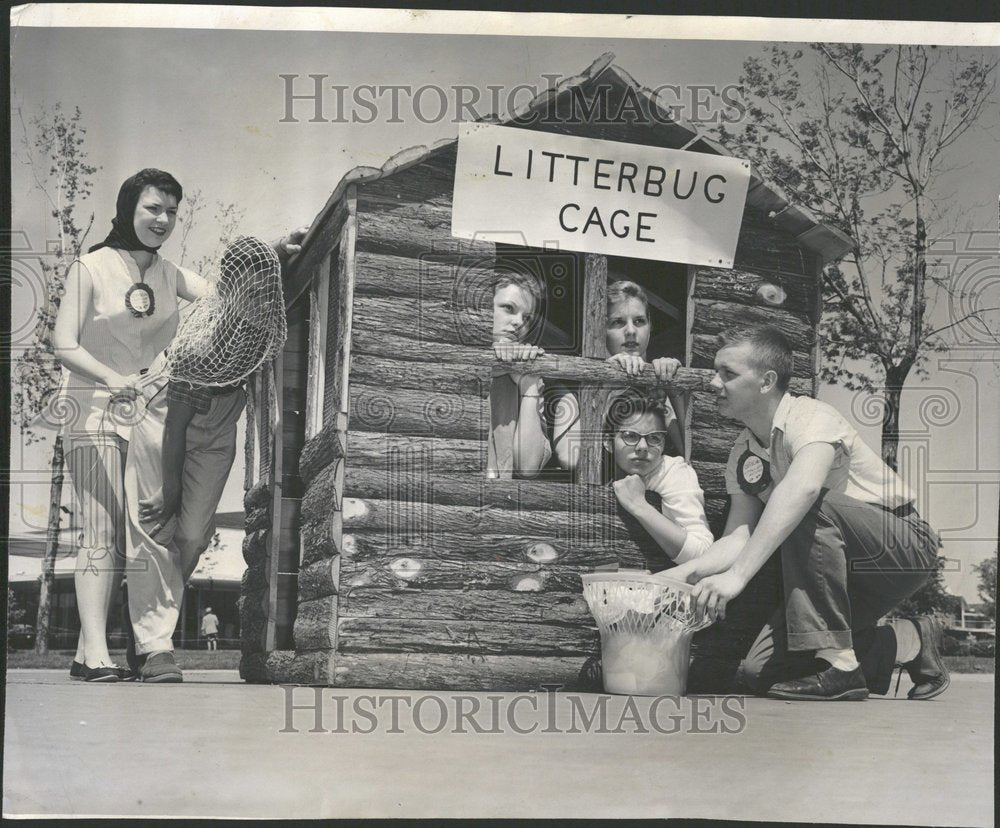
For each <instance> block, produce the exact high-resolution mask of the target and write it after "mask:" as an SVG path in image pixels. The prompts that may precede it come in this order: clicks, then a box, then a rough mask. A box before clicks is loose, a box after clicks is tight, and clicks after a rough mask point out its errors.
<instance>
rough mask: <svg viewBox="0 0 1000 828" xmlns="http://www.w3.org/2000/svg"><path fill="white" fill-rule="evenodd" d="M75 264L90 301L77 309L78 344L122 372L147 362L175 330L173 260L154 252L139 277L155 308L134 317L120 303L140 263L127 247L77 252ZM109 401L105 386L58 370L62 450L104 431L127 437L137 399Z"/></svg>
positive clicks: (137, 408) (136, 369)
mask: <svg viewBox="0 0 1000 828" xmlns="http://www.w3.org/2000/svg"><path fill="white" fill-rule="evenodd" d="M79 264H80V265H81V266H83V267H84V268H86V270H87V272H88V273H89V274H90V279H91V282H92V283H93V291H92V292H91V304H90V307H88V308H81V311H80V314H81V317H82V324H81V326H80V345H81V347H83V348H85V349H86V350H87V351H88V352H89V353H90V354H91V355H92V356H93V357H94V358H95V359H97V360H99V361H100V362H102V363H104V364H105V365H107V366H108V367H109V368H112V369H113V370H115V371H117V372H118V373H119V374H121V375H122V376H128V375H129V374H135V373H137V372H139V371H142V370H144V369H147V368H149V367H150V365H151V364H152V363H153V360H154V359H155V358H156V357H157V355H158V354H160V353H162V352H163V351H164V350H165V349H166V348H167V347H168V346H169V345H170V343H171V342H172V341H173V338H174V335H175V334H176V333H177V322H178V312H177V275H178V268H177V266H176V265H174V264H172V263H171V262H168V261H166V260H165V259H163V258H161V257H160V256H158V255H157V256H154V257H153V261H152V263H151V264H150V265H149V267H148V268H147V269H146V273H145V275H144V278H143V281H144V282H145V283H146V284H147V285H148V286H149V287H150V289H151V290H152V291H153V297H154V301H155V308H154V310H153V314H152V315H151V316H142V317H136V316H133V314H132V312H131V311H130V310H128V308H127V307H126V306H125V294H126V293H128V291H129V288H131V287H132V285H133V284H135V283H136V282H138V281H139V266H138V265H137V264H136V262H135V260H134V259H133V258H132V257H131V256H130V255H129V254H128V253H127V252H125V251H119V250H116V249H114V248H111V247H102V248H101V249H100V250H95V251H94V252H93V253H87V254H86V255H85V256H81V257H80V259H79ZM110 402H111V393H110V391H109V390H108V388H107V387H106V386H104V385H100V384H98V383H95V382H93V381H92V380H89V379H87V378H85V377H82V376H80V375H79V374H74V373H73V372H72V371H70V370H68V369H64V370H63V383H62V388H61V391H60V399H59V402H58V405H60V406H61V408H60V409H59V419H60V420H61V426H62V428H61V433H62V435H63V440H64V442H66V451H69V450H70V449H72V448H73V445H72V444H73V443H74V442H79V441H87V440H88V439H93V437H95V436H98V437H99V436H100V435H106V434H109V433H115V434H118V435H119V436H120V437H122V438H123V439H125V440H128V439H129V437H130V435H131V431H132V425H133V423H134V422H136V420H137V418H138V417H139V416H141V415H142V413H143V412H144V410H145V406H144V405H143V404H142V400H141V399H140V400H138V401H137V404H136V403H115V404H114V405H110Z"/></svg>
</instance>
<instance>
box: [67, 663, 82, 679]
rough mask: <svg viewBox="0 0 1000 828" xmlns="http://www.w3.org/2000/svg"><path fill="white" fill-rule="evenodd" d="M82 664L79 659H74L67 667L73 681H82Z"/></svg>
mask: <svg viewBox="0 0 1000 828" xmlns="http://www.w3.org/2000/svg"><path fill="white" fill-rule="evenodd" d="M83 671H84V666H83V662H81V661H74V662H73V663H72V664H71V665H70V668H69V677H70V678H71V679H73V681H83Z"/></svg>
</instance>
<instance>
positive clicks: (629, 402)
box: [604, 388, 667, 437]
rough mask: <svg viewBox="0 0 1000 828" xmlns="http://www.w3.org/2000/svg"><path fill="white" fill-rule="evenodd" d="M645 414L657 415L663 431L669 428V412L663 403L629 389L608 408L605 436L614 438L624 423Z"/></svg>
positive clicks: (605, 420)
mask: <svg viewBox="0 0 1000 828" xmlns="http://www.w3.org/2000/svg"><path fill="white" fill-rule="evenodd" d="M643 414H655V415H656V416H657V417H659V418H660V421H661V422H662V424H663V430H664V431H665V430H666V428H667V412H666V410H665V409H664V407H663V403H662V402H661V401H660V400H658V399H656V398H654V397H650V396H647V395H646V394H643V393H642V392H640V391H637V390H636V389H634V388H629V389H628V390H626V391H625V392H624V393H622V394H619V395H618V396H617V397H616V398H615V399H614V400H613V401H612V402H611V405H610V406H609V407H608V413H607V416H606V417H605V418H604V434H605V436H607V437H614V435H615V434H616V433H617V432H618V429H619V428H621V426H622V423H625V422H627V421H628V420H631V419H633V418H634V417H639V416H642V415H643Z"/></svg>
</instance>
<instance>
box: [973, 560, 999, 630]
mask: <svg viewBox="0 0 1000 828" xmlns="http://www.w3.org/2000/svg"><path fill="white" fill-rule="evenodd" d="M975 570H976V574H978V575H979V597H980V599H982V602H983V607H984V610H985V612H986V615H987V616H988V617H989V618H990V620H992V621H996V620H997V556H996V553H995V552H994V553H993V557H991V558H987V559H986V560H985V561H981V562H980V563H978V564H976V566H975Z"/></svg>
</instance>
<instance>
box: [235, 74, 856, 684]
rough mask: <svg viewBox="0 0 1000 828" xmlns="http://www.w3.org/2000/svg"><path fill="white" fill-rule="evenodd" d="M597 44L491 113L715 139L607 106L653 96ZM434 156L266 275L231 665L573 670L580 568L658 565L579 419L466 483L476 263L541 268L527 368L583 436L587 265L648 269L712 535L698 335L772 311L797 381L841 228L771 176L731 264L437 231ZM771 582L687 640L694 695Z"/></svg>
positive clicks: (591, 349) (739, 643) (491, 676)
mask: <svg viewBox="0 0 1000 828" xmlns="http://www.w3.org/2000/svg"><path fill="white" fill-rule="evenodd" d="M612 59H613V55H604V56H602V57H601V58H599V59H598V60H597V61H596V62H595V63H594V64H593V65H592V66H590V67H589V68H588V69H587V70H586V71H585V72H583V73H582V74H580V75H579V76H577V77H574V78H570V79H567V80H564V81H563V82H562V83H561V84H560V85H558V86H557V87H555V88H554V89H550V90H548V91H547V92H545V93H543V94H541V95H539V96H538V98H536V99H535V100H534V101H532V102H531V104H530V105H528V106H527V107H524V108H523V109H522V110H521V111H519V112H518V113H516V114H515V115H514V116H513V117H512V118H511V119H510V120H509V121H507V122H506V123H507V125H509V126H514V127H518V126H520V127H524V128H526V129H541V130H547V131H550V132H559V133H563V134H570V135H575V136H582V137H589V138H602V139H608V140H616V141H624V142H628V143H633V144H646V145H650V146H657V147H668V148H672V149H683V150H687V151H690V152H702V153H715V154H722V155H725V154H728V153H727V152H726V150H725V149H724V148H722V147H721V146H719V145H717V144H716V143H713V142H712V141H710V140H708V139H706V138H704V137H703V136H701V135H700V134H699V133H698V131H697V130H696V129H695V128H694V127H692V126H690V125H687V124H685V123H682V122H676V121H673V122H667V121H666V119H665V116H662V115H661V117H659V118H657V119H652V118H646V119H641V120H629V119H623V118H621V117H618V122H617V123H616V122H615V121H614V119H615V117H616V115H617V113H619V112H621V111H622V106H623V102H625V101H627V100H631V101H633V102H635V101H638V102H639V104H640V105H641V106H642V107H655V106H657V104H656V102H655V100H654V98H653V97H652V93H650V92H649V91H648V90H645V89H643V88H642V87H640V86H639V85H638V84H637V83H636V82H635V81H634V80H633V79H632V78H631V77H630V76H629V75H628V74H627V73H626V72H625V71H624V70H622V69H621V68H619V67H617V66H615V65H613V64H612ZM581 104H582V106H581ZM643 111H646V110H643ZM659 112H661V113H662V112H663V110H662V109H660V110H659ZM539 115H541V117H539ZM455 163H456V140H454V139H452V140H447V141H444V142H440V143H437V144H435V145H434V146H432V147H429V148H428V147H417V148H413V149H410V150H406V151H404V152H401V153H399V154H397V155H396V156H394V157H393V158H391V159H389V160H388V161H387V162H386V163H385V164H384V165H383V166H382V167H381V168H374V167H359V168H356V169H354V170H352V171H351V172H349V173H348V174H347V175H345V177H344V178H343V180H342V181H341V182H340V184H339V185H338V186H337V188H336V190H335V191H334V192H333V194H332V196H331V197H330V199H329V201H328V202H327V204H326V206H325V207H324V209H323V211H322V212H321V213H320V214H319V216H318V217H317V218H316V220H315V221H314V223H313V225H312V229H311V231H310V234H309V237H308V238H307V240H306V243H305V245H304V247H303V250H302V252H301V253H300V254H299V255H298V256H297V258H296V259H295V260H294V261H293V262H292V264H291V266H290V268H289V272H288V274H287V275H286V291H285V299H286V303H287V311H288V330H289V336H288V341H287V344H286V345H285V348H284V352H283V354H281V355H280V356H279V357H278V358H277V360H276V362H275V365H274V366H273V369H272V370H270V371H268V372H266V373H265V374H264V375H262V376H259V377H257V378H255V381H254V383H253V387H252V393H253V395H254V397H255V400H256V403H255V406H256V411H257V416H256V417H255V423H256V425H255V428H254V429H253V430H251V432H250V433H251V434H252V436H248V445H247V448H248V457H249V458H250V461H249V462H248V485H249V488H248V491H247V495H246V501H245V507H246V539H245V542H244V555H245V557H246V561H247V564H248V569H247V571H246V574H245V576H244V581H243V587H242V597H241V611H240V612H241V629H242V636H243V657H242V661H241V675H242V677H243V678H244V679H245V680H247V681H253V682H281V683H301V684H319V685H331V686H338V687H380V688H409V689H420V688H424V689H441V690H444V689H463V690H531V689H536V688H538V687H540V686H541V685H561V686H563V687H564V688H567V689H584V688H585V687H588V686H590V685H587V684H586V682H585V680H584V678H583V676H582V675H581V668H582V666H583V665H584V664H585V662H586V660H587V658H588V657H589V656H590V655H591V654H593V653H595V652H596V651H597V650H598V648H599V637H598V635H597V632H596V630H595V627H594V622H593V620H592V618H591V616H590V614H589V612H588V610H587V606H586V603H585V601H584V599H583V597H582V595H581V581H580V577H579V576H580V574H581V573H583V572H590V571H593V570H594V569H595V568H596V567H608V566H611V567H614V566H616V565H621V566H623V567H639V568H644V567H649V568H652V569H654V570H656V569H662V568H663V567H664V566H665V565H666V564H667V562H668V561H667V559H666V557H665V556H664V555H663V554H662V552H661V551H660V550H659V549H658V548H657V547H656V545H655V544H654V543H653V542H652V540H651V539H650V538H648V536H646V535H645V533H644V531H643V530H642V529H641V528H640V527H638V525H637V524H636V523H635V522H634V521H632V520H631V518H630V517H629V516H627V515H626V514H625V513H623V512H622V511H621V510H620V509H619V508H618V506H617V503H616V501H615V497H614V494H613V493H612V491H611V489H610V488H609V487H608V486H607V485H601V468H600V466H601V463H602V461H601V450H600V447H599V445H598V441H597V440H596V439H594V440H590V441H587V442H588V445H587V446H585V447H584V449H583V453H582V457H581V461H580V469H579V474H578V481H579V482H576V483H567V482H558V481H554V480H547V479H536V480H516V479H510V480H498V479H487V475H486V466H487V439H488V433H489V428H490V411H489V391H490V384H491V381H492V376H493V370H494V367H495V365H496V360H495V357H494V355H493V352H492V350H491V348H490V345H491V340H492V336H491V322H492V287H491V282H492V279H493V277H494V274H495V272H496V271H497V270H498V269H503V268H524V267H529V268H534V269H535V272H536V273H537V274H539V276H540V278H542V279H544V283H545V289H546V291H547V294H548V295H547V311H546V322H545V326H544V330H543V332H542V340H541V342H540V344H541V345H542V346H543V347H545V349H546V355H545V356H544V357H541V358H539V359H538V360H537V361H536V363H535V364H536V366H537V368H538V373H540V374H542V375H543V376H544V377H545V378H546V379H549V380H551V379H558V380H560V381H563V382H566V381H575V382H578V383H580V386H579V388H580V390H579V399H580V408H581V424H582V433H583V434H585V435H586V434H588V433H590V434H593V433H596V432H599V430H600V428H601V417H602V406H603V404H604V400H605V399H606V396H607V393H608V391H609V389H611V388H621V387H622V386H625V385H628V384H629V383H628V381H627V380H626V379H625V374H624V373H623V372H621V371H619V370H618V369H617V368H616V367H614V366H610V365H607V364H606V363H605V359H606V357H607V353H606V350H605V344H604V339H605V304H606V302H605V291H606V288H607V285H608V283H609V281H611V280H613V279H617V278H629V279H633V280H634V281H637V282H639V283H641V284H643V285H644V286H645V287H646V289H647V291H648V292H649V294H650V298H651V308H650V310H651V321H652V324H653V326H654V328H653V332H654V341H653V342H652V343H651V347H650V356H651V357H652V356H659V355H676V356H678V357H679V358H682V359H683V364H684V365H685V366H689V367H687V368H682V369H681V370H680V371H679V373H678V377H677V381H676V385H677V387H679V388H682V389H683V390H684V392H685V393H686V395H687V397H686V398H687V402H688V404H687V406H686V412H685V426H686V427H685V434H686V443H687V445H686V453H687V456H688V458H689V459H690V460H691V462H692V463H693V465H694V467H695V469H696V470H697V472H698V477H699V479H700V481H701V485H702V488H703V489H704V490H705V493H706V505H707V512H708V516H709V521H710V524H711V526H712V529H713V531H714V532H715V533H716V535H718V534H719V532H720V531H721V528H722V525H723V524H724V518H725V515H724V513H725V508H726V496H725V484H724V480H723V469H724V466H725V461H726V458H727V456H728V451H729V448H730V446H731V445H732V441H733V439H734V437H735V436H736V433H737V431H738V429H739V426H738V425H737V424H736V423H735V422H734V421H731V420H725V419H723V418H721V417H720V416H719V415H718V413H717V410H716V405H715V401H714V398H713V395H712V394H711V393H710V392H709V388H708V383H709V382H710V381H711V379H712V376H713V372H712V370H711V365H712V360H713V357H714V352H715V336H716V335H717V334H718V333H719V332H720V331H721V330H722V329H723V328H726V327H727V326H730V325H732V324H734V323H746V322H747V321H756V320H760V321H767V322H770V323H772V324H775V325H777V326H779V327H780V328H781V329H782V331H784V332H785V333H786V334H787V335H788V336H789V337H790V339H791V342H792V343H793V345H794V348H795V350H796V354H795V357H796V371H795V379H794V380H793V391H795V392H796V393H806V394H814V393H815V391H816V369H817V361H818V354H817V348H816V335H815V333H816V326H817V323H818V316H819V313H820V302H821V294H820V269H821V267H822V265H823V264H824V263H825V262H827V261H830V260H832V259H834V258H836V257H838V256H841V255H843V253H844V252H846V250H848V249H849V247H850V245H851V242H850V240H849V239H848V238H846V237H845V236H844V235H843V234H841V233H840V232H838V231H836V230H834V229H832V228H829V227H826V226H823V225H821V224H818V223H817V222H816V220H815V219H813V218H812V217H811V216H809V215H807V214H806V213H805V212H803V211H802V210H800V209H798V208H796V207H794V206H791V205H790V204H789V203H788V202H787V201H786V200H785V199H784V198H783V197H782V196H781V194H780V193H778V192H777V191H776V190H775V189H774V188H773V187H771V186H770V185H768V184H767V183H765V182H763V181H761V180H760V179H759V178H757V177H752V178H751V182H750V189H749V193H748V196H747V201H746V206H745V212H744V215H743V220H742V225H741V229H740V236H739V243H738V247H737V253H736V260H735V266H734V267H733V268H732V269H726V270H722V269H715V268H709V267H702V266H689V265H683V264H672V263H664V262H657V261H645V260H639V259H615V258H612V257H606V256H602V255H594V254H580V253H573V252H567V251H561V252H556V251H551V250H549V251H544V252H543V251H537V250H531V249H527V248H524V247H517V246H512V245H501V244H494V243H487V242H483V241H479V240H473V241H467V240H462V239H456V238H453V237H452V236H451V235H450V230H451V203H452V193H453V188H454V175H455ZM657 334H659V335H660V336H659V337H658V338H657ZM650 375H651V372H650ZM633 384H637V385H640V386H642V385H650V384H651V380H649V379H648V378H640V379H639V380H637V381H635V382H634V383H633ZM253 432H255V434H254V433H253ZM591 443H592V444H593V445H590V444H591ZM255 444H256V446H257V447H259V463H256V464H255V463H254V462H253V461H252V456H253V453H254V452H253V449H254V445H255ZM779 577H780V574H779V569H778V567H777V565H776V556H775V558H773V559H772V561H771V562H770V564H769V565H768V566H766V567H765V568H764V569H762V570H761V572H760V573H759V574H758V576H757V577H756V579H755V580H754V581H753V582H752V583H751V584H750V585H749V587H748V588H747V590H746V591H745V592H744V594H743V595H742V596H741V597H740V598H739V599H738V600H737V601H735V602H733V603H732V605H731V606H730V610H729V613H728V617H727V618H726V620H725V621H724V622H722V623H719V624H716V625H714V626H712V627H710V628H708V629H707V630H705V631H703V632H701V633H699V634H697V635H696V638H695V643H694V647H693V660H692V667H691V673H690V675H689V689H690V690H691V691H692V692H699V691H700V692H725V691H727V690H730V689H731V685H732V680H733V674H734V671H735V668H736V666H737V664H738V662H739V659H740V658H741V657H742V656H743V655H744V654H745V652H746V651H747V649H748V648H749V645H750V644H751V643H752V641H753V638H754V637H755V635H756V633H757V632H758V630H759V629H760V626H761V625H762V624H763V622H764V621H765V620H766V618H767V616H768V614H769V613H770V612H771V611H772V609H773V607H774V606H775V605H776V603H777V601H778V598H779V588H778V583H779V581H778V579H779Z"/></svg>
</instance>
